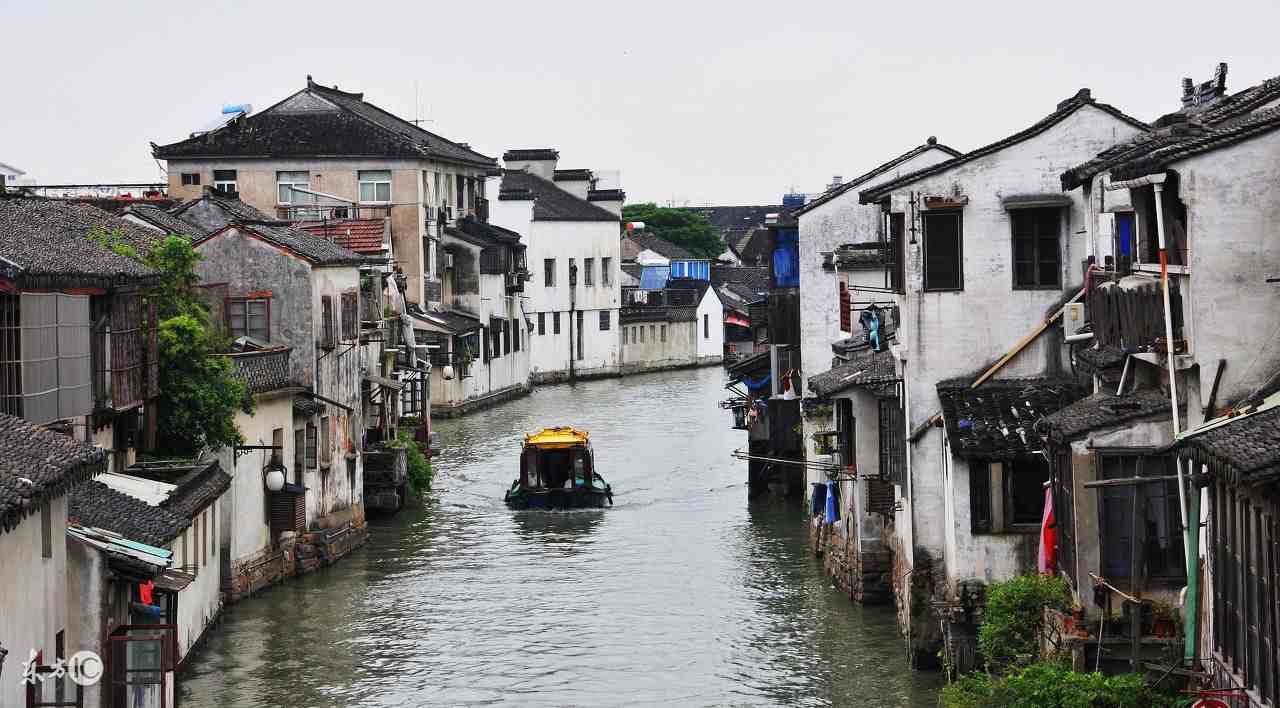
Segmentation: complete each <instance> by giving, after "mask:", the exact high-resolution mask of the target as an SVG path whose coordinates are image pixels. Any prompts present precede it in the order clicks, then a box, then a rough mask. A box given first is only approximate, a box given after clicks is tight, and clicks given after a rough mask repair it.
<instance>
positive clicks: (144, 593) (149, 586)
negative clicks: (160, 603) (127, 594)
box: [138, 580, 156, 605]
mask: <svg viewBox="0 0 1280 708" xmlns="http://www.w3.org/2000/svg"><path fill="white" fill-rule="evenodd" d="M155 586H156V584H155V583H154V582H152V581H150V580H148V581H147V582H145V583H138V598H139V599H141V600H142V604H144V605H154V604H155V603H154V602H152V601H151V591H152V590H153V589H154V588H155Z"/></svg>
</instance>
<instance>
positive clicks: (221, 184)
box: [213, 170, 240, 197]
mask: <svg viewBox="0 0 1280 708" xmlns="http://www.w3.org/2000/svg"><path fill="white" fill-rule="evenodd" d="M213 188H214V189H216V190H218V191H221V192H225V193H227V194H230V195H231V196H233V197H234V196H236V195H238V194H239V193H240V190H238V189H236V171H235V170H214V171H213Z"/></svg>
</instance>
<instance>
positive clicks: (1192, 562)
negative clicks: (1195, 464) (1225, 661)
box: [1117, 174, 1200, 661]
mask: <svg viewBox="0 0 1280 708" xmlns="http://www.w3.org/2000/svg"><path fill="white" fill-rule="evenodd" d="M1143 181H1148V183H1149V184H1151V186H1152V188H1153V190H1154V191H1155V200H1156V234H1157V237H1158V238H1159V245H1160V295H1161V298H1162V299H1163V301H1164V341H1165V351H1166V356H1167V362H1168V368H1169V405H1170V406H1172V408H1173V436H1174V438H1175V439H1176V438H1177V437H1178V436H1179V434H1181V432H1182V421H1181V420H1180V419H1179V418H1178V371H1177V369H1176V368H1175V367H1174V353H1173V351H1174V346H1173V308H1172V306H1171V305H1170V303H1169V252H1168V248H1167V245H1166V242H1165V226H1164V181H1165V175H1164V174H1158V175H1147V176H1146V177H1141V178H1139V179H1137V180H1130V182H1129V183H1140V182H1143ZM1117 184H1128V183H1123V182H1122V183H1117ZM1135 186H1136V185H1135ZM1174 461H1175V463H1176V465H1177V468H1178V506H1179V508H1180V510H1181V512H1182V539H1183V540H1182V545H1183V550H1184V551H1185V552H1186V559H1185V561H1186V568H1187V608H1186V609H1187V622H1186V624H1187V634H1186V643H1185V644H1184V645H1183V658H1184V659H1185V660H1187V661H1194V660H1195V658H1196V650H1197V649H1198V647H1199V643H1200V642H1199V635H1200V632H1199V629H1200V548H1199V545H1200V544H1199V541H1200V495H1199V493H1197V494H1196V495H1195V502H1194V504H1188V499H1187V496H1188V490H1187V479H1186V474H1185V473H1184V472H1183V464H1182V457H1181V456H1179V457H1176V458H1175V459H1174ZM1191 506H1194V508H1195V527H1194V528H1192V525H1191V516H1190V514H1189V512H1190V508H1189V507H1191Z"/></svg>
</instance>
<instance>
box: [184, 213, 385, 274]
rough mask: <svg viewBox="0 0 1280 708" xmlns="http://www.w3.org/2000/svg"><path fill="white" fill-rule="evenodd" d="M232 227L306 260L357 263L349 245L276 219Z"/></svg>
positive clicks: (325, 263)
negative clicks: (344, 245)
mask: <svg viewBox="0 0 1280 708" xmlns="http://www.w3.org/2000/svg"><path fill="white" fill-rule="evenodd" d="M232 226H233V227H234V228H237V229H242V230H244V231H248V232H250V233H254V234H257V235H258V236H260V237H261V238H262V239H263V240H265V241H267V242H269V243H272V244H275V245H277V246H280V247H281V248H284V249H286V250H288V251H291V252H293V253H295V254H297V255H299V256H302V257H303V258H306V259H307V260H309V261H311V262H313V263H316V264H318V265H347V264H358V263H360V262H361V260H362V258H361V256H360V254H359V253H356V252H355V251H352V250H351V249H349V248H343V247H342V246H339V245H338V244H336V243H334V242H332V241H330V240H328V239H326V238H324V237H322V236H317V235H315V234H313V233H311V232H310V231H307V230H306V229H299V228H297V227H294V226H288V225H283V224H280V223H279V222H272V223H268V224H264V223H234V224H233V225H232ZM225 231H226V229H224V230H222V231H218V232H215V233H213V234H210V235H208V236H206V237H204V238H202V239H199V240H197V241H196V243H197V244H201V243H204V242H206V241H208V240H209V239H212V238H217V237H218V235H219V234H221V233H224V232H225Z"/></svg>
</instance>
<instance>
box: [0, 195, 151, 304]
mask: <svg viewBox="0 0 1280 708" xmlns="http://www.w3.org/2000/svg"><path fill="white" fill-rule="evenodd" d="M95 230H97V231H100V232H104V233H105V232H113V233H116V234H119V235H120V236H121V238H122V240H123V242H124V243H125V244H127V245H129V246H130V247H132V248H133V249H134V250H135V251H137V253H138V254H139V255H143V254H145V253H146V252H147V251H148V250H149V249H150V248H151V247H152V246H154V245H155V244H156V243H158V242H159V240H160V236H159V234H157V233H156V232H155V231H152V230H151V229H148V228H146V227H143V226H139V225H138V224H134V223H131V222H128V221H125V220H124V219H121V218H120V217H117V216H114V215H112V214H109V213H107V212H105V211H103V210H101V209H98V208H97V207H93V206H89V205H88V204H81V203H77V202H68V201H61V200H55V199H15V198H0V257H3V258H4V259H6V260H8V261H10V263H11V264H12V265H10V268H13V267H14V266H16V267H17V270H18V272H17V273H15V276H16V277H25V278H31V279H50V280H57V279H59V278H63V279H80V280H85V279H87V280H92V281H94V283H95V284H96V285H98V286H101V287H107V286H110V285H112V284H114V283H116V282H119V281H121V280H124V281H128V280H135V281H137V280H145V279H150V278H153V277H155V276H156V273H155V271H153V270H151V269H150V268H147V267H146V266H144V265H142V264H141V263H139V262H137V261H135V260H134V259H132V258H128V257H126V256H122V255H118V254H116V253H114V252H112V251H111V250H110V249H108V248H106V247H105V246H102V245H99V244H98V243H95V242H93V241H91V240H89V238H88V235H89V234H90V233H91V232H93V231H95Z"/></svg>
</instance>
